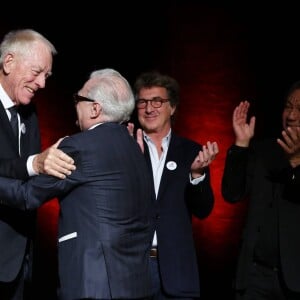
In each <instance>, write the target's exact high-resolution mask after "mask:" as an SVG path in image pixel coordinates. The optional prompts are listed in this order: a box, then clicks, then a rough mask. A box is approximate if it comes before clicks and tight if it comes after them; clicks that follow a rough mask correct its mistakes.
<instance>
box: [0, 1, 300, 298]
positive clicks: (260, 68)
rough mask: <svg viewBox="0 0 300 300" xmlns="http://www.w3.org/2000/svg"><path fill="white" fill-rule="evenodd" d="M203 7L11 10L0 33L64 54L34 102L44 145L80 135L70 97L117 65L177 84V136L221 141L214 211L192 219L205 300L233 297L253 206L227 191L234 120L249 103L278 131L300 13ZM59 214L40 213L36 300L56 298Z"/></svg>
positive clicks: (261, 129)
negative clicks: (24, 35) (228, 197)
mask: <svg viewBox="0 0 300 300" xmlns="http://www.w3.org/2000/svg"><path fill="white" fill-rule="evenodd" d="M197 2H198V1H164V2H163V1H161V3H160V2H158V1H143V2H140V3H139V4H133V3H130V2H126V3H125V2H120V3H117V2H116V3H115V2H111V3H104V2H103V1H96V2H95V1H93V2H91V3H90V2H89V1H85V2H84V3H80V4H78V5H76V4H66V3H62V2H61V3H50V2H46V3H40V4H39V7H34V6H33V5H32V4H29V3H26V4H22V5H20V4H15V3H12V4H11V5H9V6H10V7H5V5H4V6H3V7H2V9H1V17H0V35H1V37H2V36H3V35H4V34H5V33H6V32H7V31H9V30H12V29H18V28H33V29H35V30H37V31H39V32H41V33H42V34H44V35H45V36H46V37H47V38H49V40H50V41H52V42H53V44H54V45H55V46H56V48H57V50H58V55H57V56H56V57H55V60H54V65H53V76H52V77H50V78H49V82H48V84H47V88H46V89H45V90H43V91H41V92H40V93H39V94H38V95H37V96H36V98H35V100H34V101H35V102H36V103H37V106H38V111H39V119H40V123H41V133H42V140H43V147H44V148H45V147H48V146H49V145H51V144H52V143H54V142H55V141H56V140H57V139H58V138H60V137H61V136H64V135H67V134H71V133H73V132H76V131H77V128H76V126H75V120H76V118H75V110H74V108H73V105H72V94H73V93H74V92H76V91H77V90H79V89H80V88H81V86H82V84H83V83H84V81H85V80H86V79H87V78H88V75H89V73H90V72H91V71H93V70H95V69H98V68H105V67H111V68H115V69H116V70H118V71H120V72H121V74H123V75H124V76H125V77H126V78H127V79H128V80H129V82H130V83H131V84H132V83H133V82H134V79H135V78H136V76H137V75H138V74H139V73H140V72H142V71H146V70H149V69H159V70H161V71H162V72H166V73H168V74H170V75H172V76H174V77H175V78H176V79H177V80H178V81H179V83H180V86H181V94H182V95H181V96H182V99H181V105H180V107H179V118H178V120H177V123H176V125H175V127H174V129H175V130H176V131H178V132H179V133H180V134H182V135H184V136H186V137H189V138H192V139H194V140H196V141H198V142H200V143H206V141H207V140H211V141H217V142H218V144H219V147H220V153H219V155H218V157H217V159H216V160H215V162H213V164H212V165H211V173H212V184H213V188H214V192H215V197H216V201H215V207H214V210H213V212H212V214H211V215H210V216H209V217H208V218H207V219H206V220H196V219H195V220H193V221H194V222H193V225H194V229H195V242H196V247H197V252H198V255H199V267H200V273H201V286H202V299H203V300H207V299H214V298H215V297H217V296H219V294H221V295H222V296H224V298H225V297H227V298H229V299H233V298H232V289H231V282H232V278H233V274H234V269H235V262H236V257H237V254H238V244H239V238H240V235H241V231H242V227H243V221H244V216H245V213H246V211H247V207H246V204H243V203H241V204H236V205H229V204H227V203H225V202H224V200H223V198H222V196H221V194H220V182H221V176H222V171H223V166H224V159H225V154H226V149H227V148H228V147H229V146H230V144H231V143H232V142H233V135H232V129H231V114H232V110H233V108H234V107H235V106H236V105H237V103H238V102H239V101H241V100H244V99H248V100H249V101H250V102H251V114H255V115H256V116H257V127H256V135H257V136H258V137H260V136H271V135H272V136H278V135H279V134H280V129H281V121H280V114H281V106H282V101H283V97H284V95H285V92H286V91H287V89H288V87H289V86H290V85H291V84H292V83H293V82H294V81H296V80H300V55H299V53H300V45H299V41H298V40H299V28H300V22H299V16H298V14H299V13H298V9H297V8H296V7H294V6H293V5H290V4H289V3H288V2H282V3H279V4H278V5H277V6H276V5H274V4H273V3H272V5H271V4H264V7H262V4H254V3H253V1H251V2H247V1H246V2H245V1H243V2H242V3H239V2H237V3H234V2H233V1H232V2H230V1H229V2H227V4H226V5H225V4H224V5H220V4H214V3H212V4H210V5H208V4H200V3H197ZM13 5H15V6H16V7H11V6H13ZM28 5H30V7H29V6H28ZM62 5H64V8H62V7H61V6H62ZM17 15H18V16H17ZM58 214H59V205H58V203H57V201H56V199H53V200H52V201H50V202H48V203H47V204H45V205H43V207H41V208H40V209H39V227H38V247H37V248H38V249H37V250H38V255H37V262H38V264H37V266H36V269H37V274H38V276H37V282H38V286H39V289H38V291H39V292H38V294H39V296H38V299H44V300H48V299H49V300H54V299H55V287H56V280H57V277H56V271H57V270H56V229H57V218H58Z"/></svg>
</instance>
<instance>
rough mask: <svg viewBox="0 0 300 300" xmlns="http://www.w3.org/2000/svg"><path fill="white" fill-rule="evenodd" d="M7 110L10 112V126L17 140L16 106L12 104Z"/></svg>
mask: <svg viewBox="0 0 300 300" xmlns="http://www.w3.org/2000/svg"><path fill="white" fill-rule="evenodd" d="M8 110H9V111H10V114H11V118H10V124H11V127H12V129H13V132H14V134H15V137H16V139H17V140H19V121H18V112H17V107H16V106H12V107H10V108H9V109H8Z"/></svg>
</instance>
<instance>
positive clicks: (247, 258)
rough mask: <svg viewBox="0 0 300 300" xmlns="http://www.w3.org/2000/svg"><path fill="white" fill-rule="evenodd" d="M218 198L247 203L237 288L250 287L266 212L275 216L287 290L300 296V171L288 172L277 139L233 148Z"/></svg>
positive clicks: (289, 170) (229, 152) (228, 156)
mask: <svg viewBox="0 0 300 300" xmlns="http://www.w3.org/2000/svg"><path fill="white" fill-rule="evenodd" d="M222 194H223V196H224V199H225V200H226V201H228V202H231V203H235V202H238V201H241V200H243V199H245V200H247V199H248V201H249V203H248V214H247V218H246V223H245V228H244V230H243V234H242V239H241V242H242V243H241V249H240V254H239V259H238V266H237V273H236V282H235V285H236V288H237V289H245V288H246V287H247V285H248V276H247V274H248V273H249V268H251V265H252V261H253V253H254V247H255V242H256V241H257V239H258V236H259V232H260V225H261V224H262V223H263V221H264V216H265V211H266V209H267V208H268V207H269V206H270V205H272V206H273V207H277V212H278V223H277V224H278V239H279V255H280V263H281V268H282V273H283V278H284V281H285V284H286V285H287V287H288V288H289V289H290V290H292V291H295V292H300V285H299V278H300V255H299V253H300V235H299V227H300V198H299V195H300V167H297V168H295V169H292V168H291V166H290V164H289V162H288V160H287V159H286V156H285V154H284V152H283V151H282V149H281V147H280V146H279V145H278V144H277V142H276V140H275V139H267V140H262V141H256V142H251V145H250V147H249V148H242V147H237V146H231V147H230V148H229V150H228V153H227V157H226V161H225V168H224V174H223V178H222Z"/></svg>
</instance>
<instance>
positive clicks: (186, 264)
mask: <svg viewBox="0 0 300 300" xmlns="http://www.w3.org/2000/svg"><path fill="white" fill-rule="evenodd" d="M201 148H202V147H201V146H200V145H199V144H197V143H195V142H193V141H191V140H188V139H185V138H182V137H179V136H177V135H176V134H174V133H172V136H171V141H170V145H169V149H168V153H167V157H166V162H165V167H164V170H163V174H162V178H161V182H160V187H159V191H158V197H157V201H156V232H157V244H158V252H159V257H158V259H159V266H160V272H161V277H162V283H163V287H164V289H165V291H166V292H167V293H168V294H170V295H172V296H175V297H199V294H200V286H199V274H198V263H197V256H196V251H195V245H194V240H193V232H192V214H194V215H195V216H196V217H199V218H205V217H206V216H208V215H209V213H210V212H211V210H212V208H213V204H214V196H213V192H212V189H211V185H210V173H209V169H208V168H207V170H206V177H205V179H204V181H203V182H201V183H199V184H198V185H196V186H194V185H192V184H190V180H189V174H190V169H191V164H192V162H193V161H194V159H195V157H196V155H197V154H198V152H199V150H201ZM145 156H146V160H147V162H148V165H149V168H150V170H151V172H152V168H151V162H150V157H149V150H148V147H147V145H146V144H145ZM168 162H175V163H176V164H177V167H176V168H175V169H174V170H172V168H170V167H169V168H168V167H167V166H169V164H168Z"/></svg>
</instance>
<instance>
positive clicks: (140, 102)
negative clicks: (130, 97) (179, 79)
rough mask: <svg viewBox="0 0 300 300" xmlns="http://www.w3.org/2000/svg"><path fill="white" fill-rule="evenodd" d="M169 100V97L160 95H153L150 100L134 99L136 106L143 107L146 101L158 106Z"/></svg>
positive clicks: (155, 106) (154, 106)
mask: <svg viewBox="0 0 300 300" xmlns="http://www.w3.org/2000/svg"><path fill="white" fill-rule="evenodd" d="M168 101H170V100H169V99H163V98H160V97H154V98H152V99H150V100H147V99H137V100H136V107H137V108H145V107H146V106H147V103H148V102H150V103H151V106H152V107H153V108H160V107H161V106H162V104H163V103H165V102H168Z"/></svg>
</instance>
